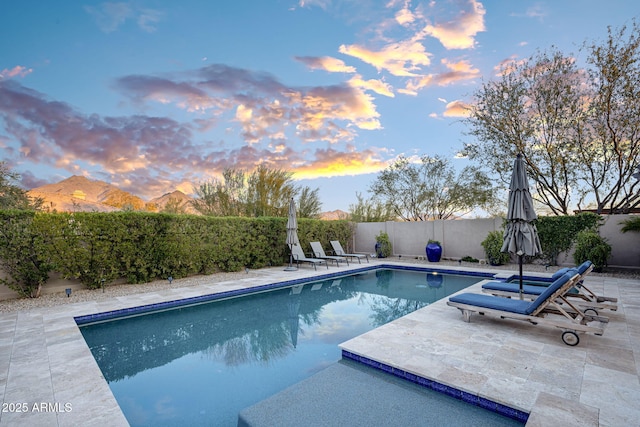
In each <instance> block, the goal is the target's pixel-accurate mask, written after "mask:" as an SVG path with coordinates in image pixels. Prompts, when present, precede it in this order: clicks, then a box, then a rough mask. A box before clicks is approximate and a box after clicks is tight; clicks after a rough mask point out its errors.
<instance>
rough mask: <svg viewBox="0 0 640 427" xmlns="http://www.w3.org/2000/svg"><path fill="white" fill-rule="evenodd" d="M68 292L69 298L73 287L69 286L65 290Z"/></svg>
mask: <svg viewBox="0 0 640 427" xmlns="http://www.w3.org/2000/svg"><path fill="white" fill-rule="evenodd" d="M64 291H65V292H66V293H67V298H69V297H70V296H71V288H67V289H65V290H64Z"/></svg>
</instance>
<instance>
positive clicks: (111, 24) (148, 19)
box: [84, 2, 164, 33]
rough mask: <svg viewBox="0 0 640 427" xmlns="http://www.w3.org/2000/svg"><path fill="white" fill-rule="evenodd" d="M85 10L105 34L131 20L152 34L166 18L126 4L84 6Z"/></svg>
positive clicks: (161, 14) (106, 3)
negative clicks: (156, 25) (163, 18)
mask: <svg viewBox="0 0 640 427" xmlns="http://www.w3.org/2000/svg"><path fill="white" fill-rule="evenodd" d="M84 10H85V11H86V12H87V13H88V14H89V15H91V16H92V17H93V19H94V20H95V21H96V24H97V25H98V28H100V30H101V31H102V32H104V33H112V32H114V31H116V30H117V29H118V28H120V27H121V26H122V25H124V24H125V22H126V21H127V20H129V19H133V20H135V21H136V22H137V23H138V27H140V29H142V30H143V31H146V32H149V33H152V32H154V31H155V30H156V27H155V24H157V23H158V22H159V21H160V20H161V19H162V17H163V16H164V13H163V12H161V11H158V10H154V9H137V8H134V7H132V6H131V4H129V3H125V2H118V3H111V2H105V3H102V4H100V5H99V6H97V7H94V6H84Z"/></svg>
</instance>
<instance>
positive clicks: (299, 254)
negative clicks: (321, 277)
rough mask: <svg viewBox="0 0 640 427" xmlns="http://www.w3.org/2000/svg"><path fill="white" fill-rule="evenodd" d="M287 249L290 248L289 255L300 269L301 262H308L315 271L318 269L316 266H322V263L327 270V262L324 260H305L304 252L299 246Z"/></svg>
mask: <svg viewBox="0 0 640 427" xmlns="http://www.w3.org/2000/svg"><path fill="white" fill-rule="evenodd" d="M289 247H290V248H291V254H292V256H293V260H294V261H295V262H296V264H297V265H298V267H300V263H301V262H308V263H309V264H312V265H313V268H314V269H315V270H317V269H318V267H317V266H318V264H322V263H324V264H325V265H326V266H327V268H329V264H327V261H326V260H324V259H318V258H307V256H306V255H305V253H304V251H303V250H302V248H301V247H300V245H299V244H298V245H293V246H291V245H289Z"/></svg>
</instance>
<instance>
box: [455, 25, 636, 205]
mask: <svg viewBox="0 0 640 427" xmlns="http://www.w3.org/2000/svg"><path fill="white" fill-rule="evenodd" d="M639 30H640V29H639V28H638V25H637V24H636V23H635V22H634V24H633V29H632V31H630V35H629V36H628V37H627V34H626V28H625V27H623V28H622V29H621V30H620V31H618V32H614V31H613V30H611V29H609V35H608V38H607V40H606V41H605V42H604V43H603V44H600V45H599V44H591V45H585V47H584V48H583V50H584V51H586V52H587V54H588V58H587V61H586V62H587V64H588V65H589V68H587V69H580V68H578V66H577V63H576V61H575V59H574V58H573V57H572V56H566V55H564V54H562V53H561V52H559V51H558V50H557V49H555V48H551V49H550V52H542V53H540V52H539V53H537V54H536V55H534V56H532V57H531V58H529V59H528V60H526V61H524V62H522V63H518V64H513V65H511V66H510V67H508V68H505V69H503V70H502V73H501V74H500V76H499V78H497V79H496V80H494V81H490V82H487V83H485V84H483V85H482V87H481V88H480V89H479V90H478V91H476V93H475V94H474V98H475V99H474V103H473V104H472V106H471V107H470V110H469V117H468V118H467V119H466V120H465V122H466V124H467V125H468V128H469V131H468V133H469V135H471V136H473V137H475V140H476V141H475V142H474V143H471V144H467V145H466V146H465V148H464V149H463V153H464V154H465V155H467V156H468V157H469V158H470V159H472V160H476V161H479V162H480V163H481V164H482V165H483V166H484V167H486V168H487V169H489V170H490V171H491V172H494V173H496V174H498V175H499V176H500V177H501V178H502V179H503V180H505V182H506V180H507V179H508V178H509V176H510V170H511V167H512V166H511V165H512V162H513V158H514V157H515V156H516V155H517V154H518V153H522V154H523V156H524V159H525V163H526V165H527V173H528V176H529V178H530V179H531V180H532V181H533V183H534V191H533V195H534V198H535V199H536V201H538V202H539V203H541V204H542V205H543V206H545V207H546V208H547V209H548V210H550V211H551V212H552V213H554V214H568V213H569V212H570V206H571V205H572V198H573V197H575V198H577V200H575V203H576V204H577V205H578V207H580V206H581V204H584V203H588V202H593V203H594V205H595V207H596V209H597V212H598V213H607V212H609V213H612V212H622V213H624V212H628V210H629V209H630V208H632V207H636V206H638V205H640V184H639V183H638V182H637V181H636V180H634V179H631V177H632V174H633V172H634V169H635V168H636V167H637V166H638V159H639V156H640V105H639V103H638V102H637V100H638V98H639V97H640V85H639V84H638V82H639V81H640V36H638V31H639Z"/></svg>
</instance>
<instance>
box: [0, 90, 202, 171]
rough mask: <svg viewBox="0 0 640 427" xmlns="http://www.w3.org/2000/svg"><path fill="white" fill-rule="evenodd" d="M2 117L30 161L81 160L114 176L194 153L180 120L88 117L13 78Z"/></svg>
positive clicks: (0, 94) (59, 163) (63, 164)
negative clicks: (98, 166)
mask: <svg viewBox="0 0 640 427" xmlns="http://www.w3.org/2000/svg"><path fill="white" fill-rule="evenodd" d="M0 117H2V119H3V121H4V123H5V129H6V131H7V132H8V133H9V134H10V135H11V136H13V137H14V139H15V140H17V141H18V143H19V144H20V148H19V151H20V153H22V157H23V159H24V160H26V161H31V162H33V163H41V164H47V165H51V166H55V167H60V168H64V169H68V170H72V165H73V164H74V163H76V162H78V161H83V162H87V163H88V164H94V165H95V164H99V165H101V166H102V167H103V168H104V169H105V170H106V171H108V172H109V173H113V174H122V173H129V172H132V171H135V170H137V169H145V168H152V169H153V168H156V167H171V166H172V165H175V164H177V163H180V162H181V161H182V160H184V159H185V157H188V156H189V155H190V152H191V148H190V145H189V141H190V139H191V136H192V135H191V130H190V129H189V128H188V127H187V126H184V125H182V124H180V123H178V122H176V121H174V120H171V119H168V118H160V117H147V116H131V117H99V116H97V115H89V116H86V115H82V114H80V113H78V112H76V111H75V110H73V109H72V108H71V107H70V106H69V105H67V104H65V103H62V102H57V101H51V100H48V99H47V98H46V97H45V96H44V95H43V94H41V93H39V92H36V91H34V90H31V89H28V88H25V87H23V86H20V85H17V84H11V82H5V83H0Z"/></svg>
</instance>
